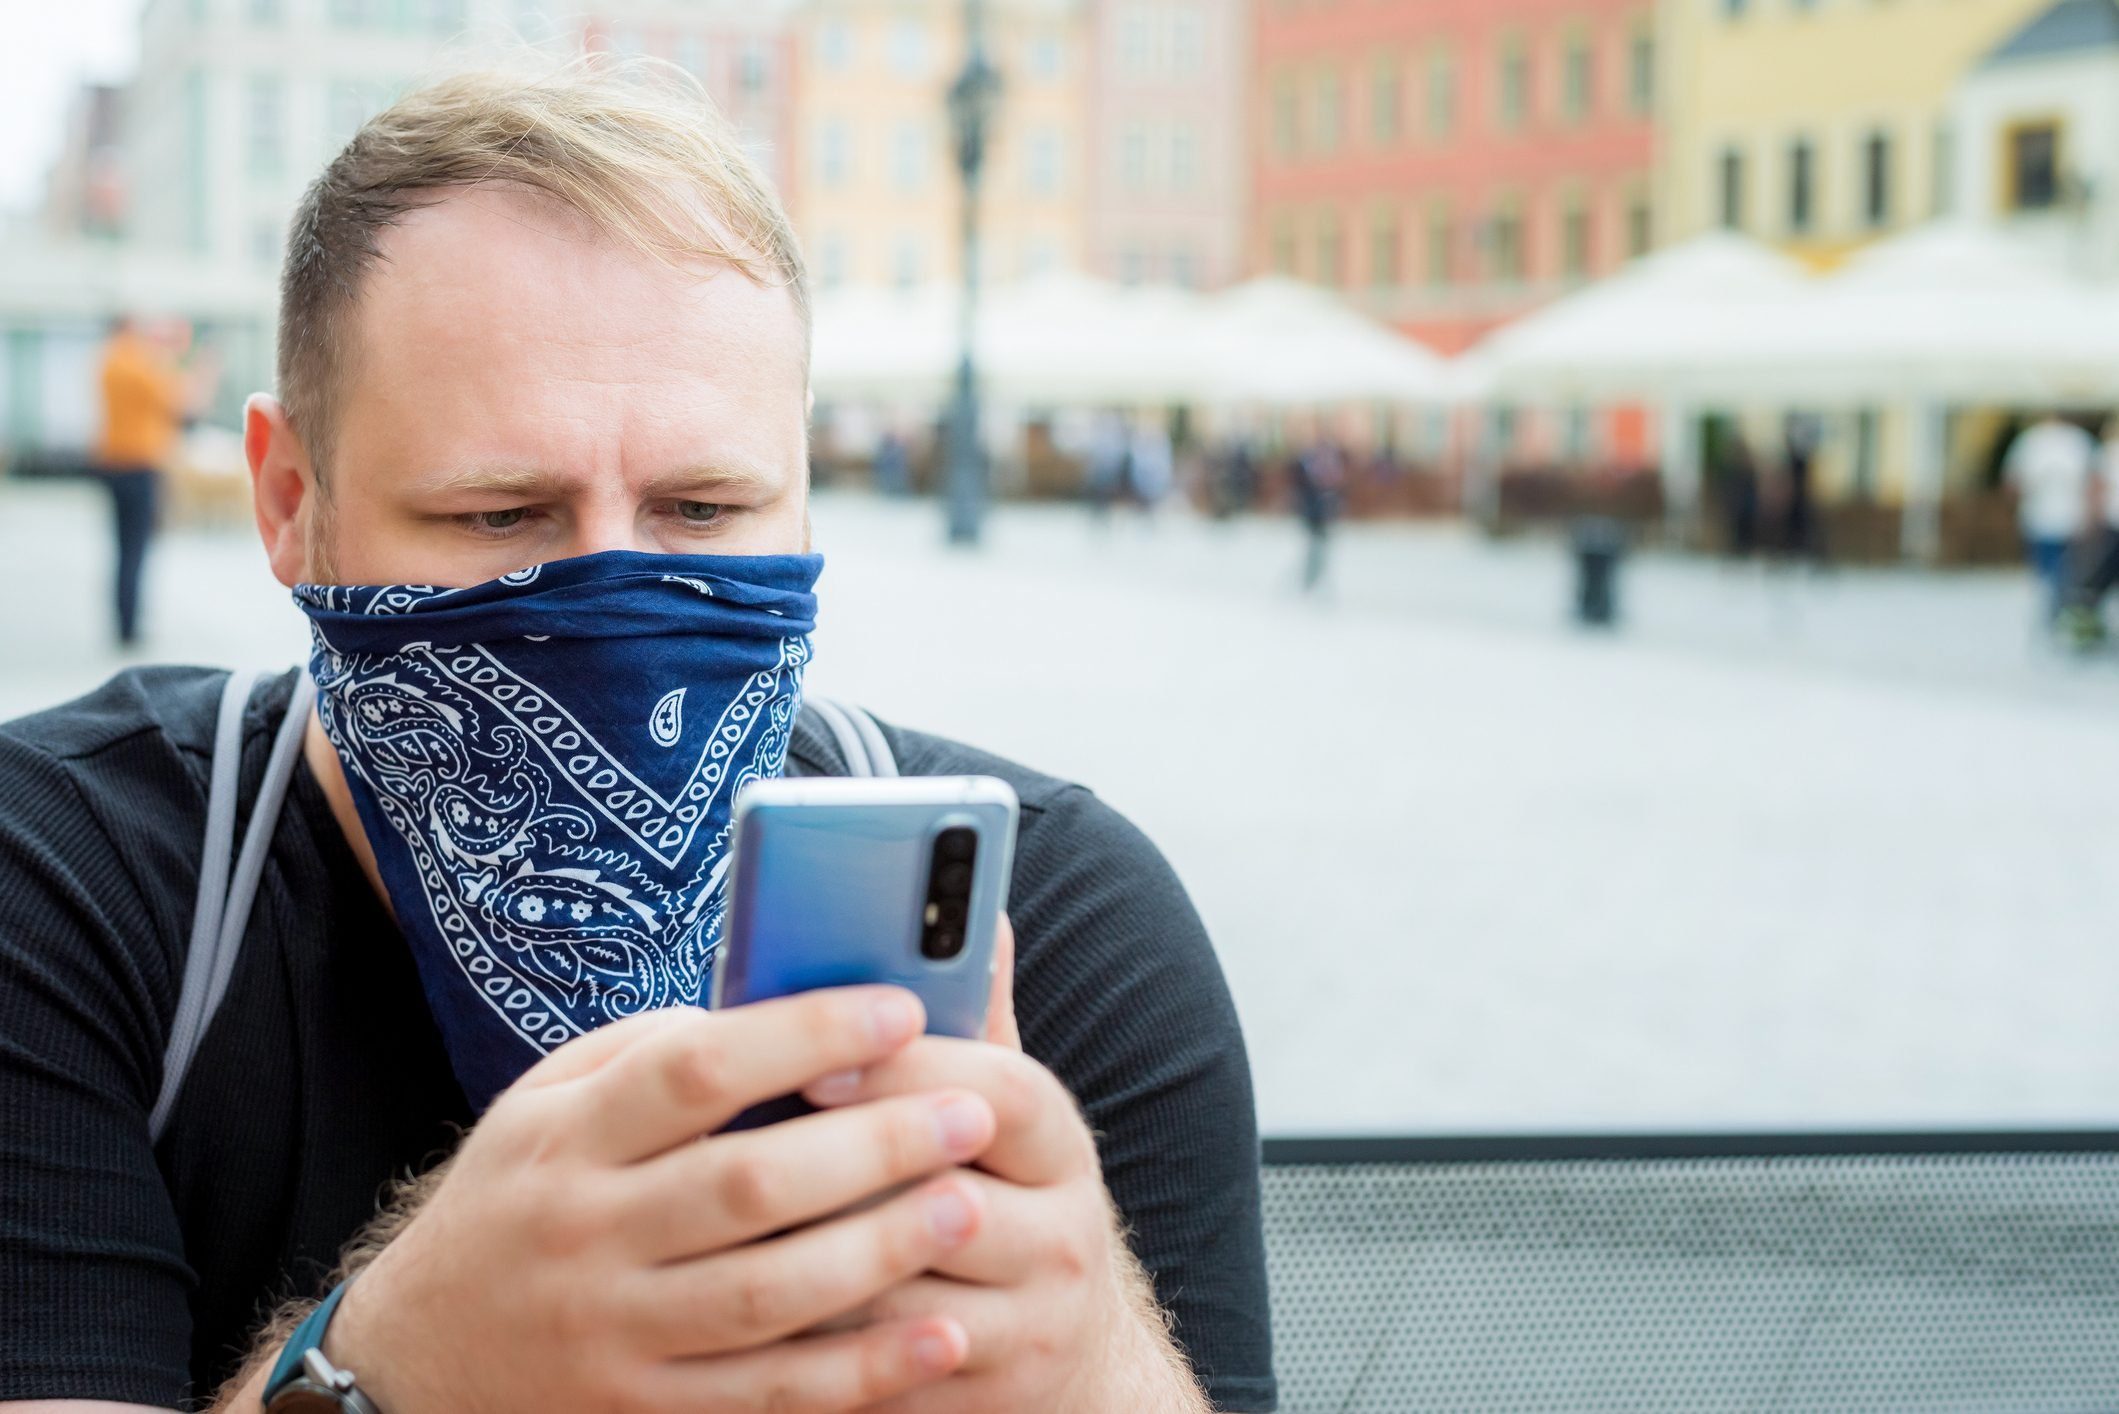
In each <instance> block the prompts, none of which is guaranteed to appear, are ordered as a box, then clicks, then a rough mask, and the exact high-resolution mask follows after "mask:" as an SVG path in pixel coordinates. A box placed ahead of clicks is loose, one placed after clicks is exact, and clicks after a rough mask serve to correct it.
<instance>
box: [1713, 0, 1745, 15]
mask: <svg viewBox="0 0 2119 1414" xmlns="http://www.w3.org/2000/svg"><path fill="white" fill-rule="evenodd" d="M1720 3H1721V7H1722V18H1723V19H1725V20H1740V19H1742V18H1743V17H1744V11H1746V10H1748V9H1750V8H1751V6H1750V4H1749V0H1720Z"/></svg>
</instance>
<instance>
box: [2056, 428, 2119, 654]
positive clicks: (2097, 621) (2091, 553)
mask: <svg viewBox="0 0 2119 1414" xmlns="http://www.w3.org/2000/svg"><path fill="white" fill-rule="evenodd" d="M2097 482H2098V485H2097V488H2096V492H2095V497H2094V500H2095V503H2096V506H2097V511H2098V514H2097V516H2096V517H2095V518H2094V520H2093V523H2092V525H2091V527H2090V533H2089V534H2088V535H2087V536H2086V537H2084V540H2083V544H2082V547H2081V549H2082V553H2081V554H2080V556H2079V557H2078V568H2077V569H2076V571H2075V572H2074V573H2073V574H2072V575H2071V576H2070V578H2071V579H2072V580H2073V583H2072V586H2071V587H2070V589H2069V590H2068V596H2067V597H2068V608H2067V611H2066V615H2065V627H2066V630H2067V636H2068V639H2069V640H2070V641H2071V642H2073V643H2074V644H2075V645H2076V646H2077V647H2080V648H2088V647H2091V646H2094V645H2095V644H2097V643H2101V642H2102V641H2103V640H2104V637H2105V627H2104V596H2105V595H2107V594H2109V593H2111V591H2112V587H2113V586H2114V585H2115V584H2119V419H2115V420H2114V421H2113V423H2112V424H2111V425H2110V426H2108V427H2107V429H2106V432H2105V439H2104V449H2103V453H2102V455H2101V456H2100V457H2099V459H2098V475H2097Z"/></svg>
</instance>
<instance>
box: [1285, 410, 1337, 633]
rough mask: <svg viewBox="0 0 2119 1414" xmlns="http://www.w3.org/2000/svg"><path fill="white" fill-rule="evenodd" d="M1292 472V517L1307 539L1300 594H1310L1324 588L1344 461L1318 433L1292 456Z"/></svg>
mask: <svg viewBox="0 0 2119 1414" xmlns="http://www.w3.org/2000/svg"><path fill="white" fill-rule="evenodd" d="M1293 470H1294V476H1295V513H1296V514H1297V515H1298V516H1299V517H1300V518H1301V520H1302V528H1303V532H1304V534H1305V535H1306V536H1307V537H1308V539H1307V540H1306V542H1305V544H1306V546H1307V549H1306V551H1305V553H1304V555H1303V560H1302V592H1303V593H1305V594H1314V593H1316V592H1317V591H1318V590H1320V589H1322V588H1323V587H1324V577H1325V572H1326V570H1327V568H1328V564H1327V556H1328V555H1329V553H1330V550H1331V538H1332V522H1333V521H1335V520H1337V519H1338V518H1339V498H1340V495H1341V494H1342V492H1343V491H1344V489H1345V484H1346V459H1345V457H1344V456H1343V455H1342V454H1341V453H1340V450H1339V447H1338V445H1337V444H1336V443H1334V442H1333V441H1332V439H1331V438H1330V437H1329V436H1328V435H1326V434H1325V433H1324V431H1323V430H1322V429H1319V430H1318V431H1317V432H1316V433H1315V434H1314V435H1312V436H1311V437H1310V438H1309V440H1308V441H1307V442H1306V443H1305V444H1304V446H1303V448H1302V450H1301V451H1300V452H1299V453H1297V454H1296V456H1295V461H1294V466H1293Z"/></svg>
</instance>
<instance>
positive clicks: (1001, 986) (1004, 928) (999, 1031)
mask: <svg viewBox="0 0 2119 1414" xmlns="http://www.w3.org/2000/svg"><path fill="white" fill-rule="evenodd" d="M986 1039H987V1040H988V1041H990V1042H991V1043H992V1044H994V1045H996V1046H1006V1047H1007V1048H1008V1049H1009V1050H1011V1051H1020V1050H1021V1049H1022V1048H1023V1033H1022V1032H1021V1031H1019V1030H1017V1029H1016V1024H1015V925H1014V924H1013V923H1010V922H1009V921H1008V915H1007V914H1005V913H1004V914H1002V915H1001V921H1000V924H999V926H998V927H996V928H995V929H994V934H993V990H992V992H991V993H990V994H989V995H988V997H987V1000H986Z"/></svg>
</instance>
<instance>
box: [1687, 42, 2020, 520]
mask: <svg viewBox="0 0 2119 1414" xmlns="http://www.w3.org/2000/svg"><path fill="white" fill-rule="evenodd" d="M2052 3H2053V0H1662V4H1661V6H1660V9H1659V13H1658V16H1657V44H1658V51H1659V53H1660V56H1661V59H1660V63H1659V75H1658V79H1659V88H1660V92H1659V96H1658V103H1657V119H1658V123H1659V125H1660V133H1659V150H1658V155H1657V163H1656V186H1657V192H1656V195H1657V201H1656V206H1657V210H1658V211H1659V212H1660V213H1661V221H1660V223H1659V230H1658V232H1657V235H1658V240H1659V243H1661V244H1670V243H1675V242H1678V241H1683V240H1686V239H1688V238H1690V237H1692V236H1696V235H1699V234H1701V233H1703V232H1706V231H1711V230H1716V229H1728V230H1736V231H1741V232H1743V233H1745V234H1747V235H1750V236H1753V237H1756V238H1758V239H1760V240H1763V241H1766V242H1768V243H1770V244H1772V245H1774V246H1776V247H1778V248H1780V249H1782V250H1784V251H1786V252H1788V253H1789V254H1791V255H1794V256H1796V257H1797V258H1799V259H1801V260H1803V261H1804V262H1805V263H1806V264H1808V265H1810V266H1811V267H1812V268H1814V269H1817V270H1820V271H1822V270H1828V269H1830V268H1831V267H1833V266H1834V265H1836V264H1837V263H1838V262H1839V261H1840V260H1842V259H1843V258H1844V257H1845V256H1846V255H1847V254H1848V253H1849V252H1851V251H1853V250H1856V249H1858V248H1860V247H1861V246H1863V245H1865V244H1867V243H1869V242H1871V241H1874V240H1877V239H1879V238H1882V237H1885V236H1889V235H1892V234H1894V233H1896V232H1899V231H1903V230H1905V229H1907V228H1908V227H1911V226H1917V225H1919V224H1920V223H1922V222H1924V221H1928V220H1931V219H1933V218H1935V217H1937V216H1942V215H1947V214H1951V213H1953V212H1954V211H1955V210H1956V209H1957V208H1958V206H1959V205H1960V201H1959V193H1957V192H1956V191H1955V190H1953V187H1954V185H1955V181H1954V179H1953V176H1952V172H1953V169H1954V168H1957V167H1958V166H1959V157H1960V153H1959V143H1960V141H1962V140H1964V139H1961V137H1960V135H1959V134H1957V133H1956V132H1954V131H1953V130H1952V124H1951V110H1952V105H1953V100H1954V98H1955V96H1956V93H1957V90H1958V86H1959V84H1960V83H1961V82H1962V81H1963V79H1964V78H1965V76H1966V74H1967V73H1968V72H1970V71H1971V70H1972V68H1973V67H1974V66H1975V65H1977V64H1978V63H1979V61H1980V60H1981V59H1982V58H1983V57H1985V56H1986V54H1987V53H1988V52H1989V51H1991V50H1992V49H1993V48H1994V47H1995V46H1996V45H1998V44H2000V43H2001V42H2002V41H2004V40H2006V39H2007V38H2008V37H2009V36H2010V35H2011V34H2012V33H2013V32H2014V31H2016V30H2017V29H2019V28H2021V27H2022V26H2023V25H2024V24H2025V23H2027V22H2028V21H2030V20H2031V19H2033V18H2034V17H2036V16H2037V15H2038V14H2040V13H2041V12H2042V11H2044V10H2046V9H2048V8H2049V7H2050V6H2051V5H2052ZM1975 140H1976V139H1975ZM1724 411H1726V412H1729V413H1738V414H1748V421H1749V423H1750V428H1751V436H1752V439H1753V445H1754V446H1762V447H1766V448H1768V449H1769V450H1770V449H1775V448H1777V443H1778V438H1779V435H1780V427H1779V418H1778V412H1779V409H1770V410H1769V409H1764V408H1758V409H1725V410H1724ZM1950 427H1951V430H1950V432H1948V433H1947V434H1944V435H1943V436H1942V438H1941V439H1940V442H1939V443H1935V442H1932V441H1931V442H1924V441H1923V440H1922V438H1921V436H1920V434H1919V431H1918V418H1917V417H1916V416H1915V415H1914V414H1913V413H1912V412H1911V411H1910V410H1909V409H1906V408H1891V407H1884V408H1870V409H1864V410H1859V411H1847V410H1840V411H1837V412H1834V413H1832V414H1831V415H1830V416H1829V417H1828V418H1827V422H1826V436H1825V439H1824V442H1823V444H1822V445H1821V446H1820V448H1819V450H1818V458H1817V466H1816V476H1817V481H1818V486H1819V490H1820V491H1821V492H1822V493H1824V494H1825V495H1827V496H1828V497H1832V498H1835V499H1840V498H1846V497H1850V496H1852V497H1859V498H1867V499H1874V500H1876V501H1879V502H1882V503H1885V504H1892V503H1903V502H1905V501H1906V500H1907V499H1908V488H1909V485H1910V484H1912V483H1913V482H1914V481H1915V480H1916V474H1915V472H1914V470H1913V464H1914V462H1915V461H1916V460H1918V459H1922V458H1926V457H1931V456H1934V455H1936V453H1935V452H1933V451H1932V450H1928V448H1929V447H1930V446H1932V445H1941V446H1944V447H1946V448H1947V450H1946V451H1944V452H1943V453H1942V454H1941V455H1942V459H1943V463H1944V464H1943V466H1942V467H1941V468H1940V479H1939V485H1940V486H1941V487H1942V488H1943V489H1944V491H1945V494H1947V493H1949V492H1951V491H1955V490H1960V489H1964V488H1968V487H1969V486H1970V485H1972V484H1973V483H1974V481H1975V480H1976V478H1977V476H1978V474H1979V472H1980V469H1981V468H1982V466H1983V465H1984V464H1985V463H1986V462H1987V460H1989V458H1990V455H1991V452H1992V445H1991V444H1992V442H1993V441H1994V438H1995V437H1996V435H1997V434H1998V433H1999V431H2000V430H2001V427H2002V422H2001V419H2000V418H1999V417H1998V416H1997V415H1996V414H1994V413H1992V412H1985V413H1982V412H1977V411H1974V410H1971V409H1963V408H1959V409H1953V410H1951V422H1950ZM1933 474H1934V473H1932V472H1930V473H1922V474H1920V477H1919V479H1922V480H1924V479H1925V477H1926V476H1928V475H1933Z"/></svg>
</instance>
